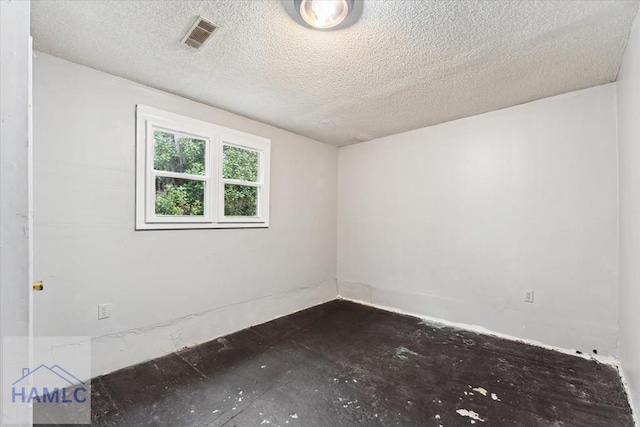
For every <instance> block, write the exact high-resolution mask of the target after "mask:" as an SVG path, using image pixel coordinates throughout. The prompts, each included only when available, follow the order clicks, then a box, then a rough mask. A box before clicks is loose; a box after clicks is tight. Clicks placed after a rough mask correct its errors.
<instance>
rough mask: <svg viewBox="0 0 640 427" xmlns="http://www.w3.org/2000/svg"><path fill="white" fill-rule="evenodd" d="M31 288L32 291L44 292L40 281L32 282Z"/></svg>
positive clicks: (42, 283)
mask: <svg viewBox="0 0 640 427" xmlns="http://www.w3.org/2000/svg"><path fill="white" fill-rule="evenodd" d="M31 288H32V289H33V290H34V291H42V290H44V282H42V280H38V281H37V282H33V285H31Z"/></svg>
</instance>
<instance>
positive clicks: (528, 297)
mask: <svg viewBox="0 0 640 427" xmlns="http://www.w3.org/2000/svg"><path fill="white" fill-rule="evenodd" d="M524 302H531V303H532V302H533V291H531V290H528V291H524Z"/></svg>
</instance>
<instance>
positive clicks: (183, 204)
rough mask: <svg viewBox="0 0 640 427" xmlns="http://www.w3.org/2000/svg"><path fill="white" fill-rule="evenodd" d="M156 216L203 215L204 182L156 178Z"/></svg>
mask: <svg viewBox="0 0 640 427" xmlns="http://www.w3.org/2000/svg"><path fill="white" fill-rule="evenodd" d="M156 215H204V182H203V181H196V180H192V179H180V178H168V177H164V176H158V177H156Z"/></svg>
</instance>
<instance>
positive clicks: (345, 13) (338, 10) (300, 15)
mask: <svg viewBox="0 0 640 427" xmlns="http://www.w3.org/2000/svg"><path fill="white" fill-rule="evenodd" d="M283 4H284V6H285V9H286V10H287V12H288V13H289V15H290V16H291V17H292V18H293V19H294V20H295V21H296V22H298V23H300V24H302V25H304V26H306V27H310V28H313V29H316V30H338V29H342V28H345V27H348V26H350V25H352V24H353V23H354V22H355V21H357V20H358V18H359V17H360V15H361V14H362V0H288V1H287V0H284V1H283Z"/></svg>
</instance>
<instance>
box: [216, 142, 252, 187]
mask: <svg viewBox="0 0 640 427" xmlns="http://www.w3.org/2000/svg"><path fill="white" fill-rule="evenodd" d="M222 155H223V159H224V160H223V163H222V177H223V178H224V179H237V180H240V181H249V182H257V181H258V167H259V165H260V154H259V153H258V152H257V151H252V150H245V149H244V148H239V147H231V146H228V145H225V146H224V147H223V148H222Z"/></svg>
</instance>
